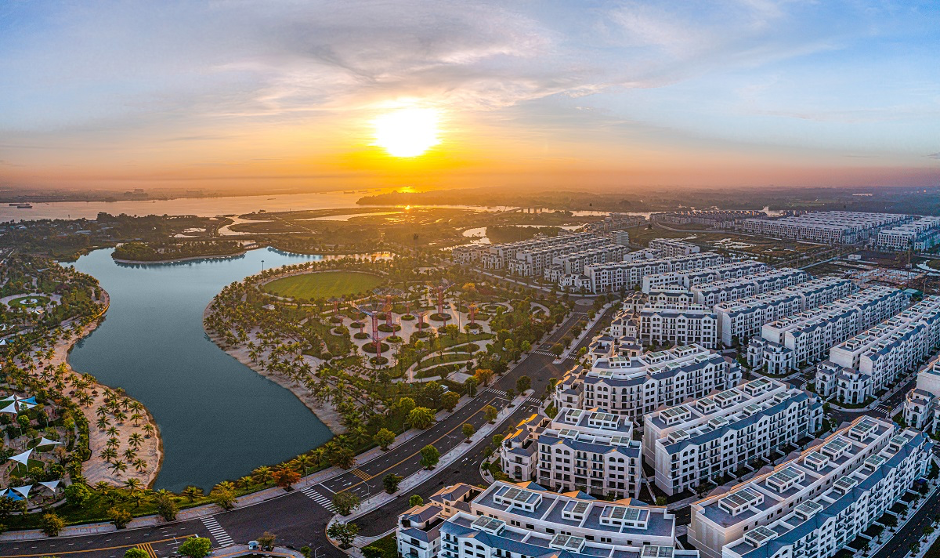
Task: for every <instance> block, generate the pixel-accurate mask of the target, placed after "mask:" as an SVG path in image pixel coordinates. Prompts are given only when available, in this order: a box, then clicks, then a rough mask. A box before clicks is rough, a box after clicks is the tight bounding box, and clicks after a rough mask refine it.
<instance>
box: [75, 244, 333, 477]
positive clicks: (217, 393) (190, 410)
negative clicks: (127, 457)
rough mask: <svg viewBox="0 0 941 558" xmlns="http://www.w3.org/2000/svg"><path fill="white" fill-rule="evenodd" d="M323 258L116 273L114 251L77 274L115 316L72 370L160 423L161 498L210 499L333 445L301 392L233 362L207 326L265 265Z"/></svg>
mask: <svg viewBox="0 0 941 558" xmlns="http://www.w3.org/2000/svg"><path fill="white" fill-rule="evenodd" d="M321 258H322V257H321V256H302V255H297V254H289V253H284V252H276V251H274V250H271V249H259V250H253V251H251V252H248V253H246V254H245V255H244V256H241V257H238V258H232V259H226V260H198V261H188V262H181V263H171V264H150V265H143V266H141V265H136V266H131V265H119V264H116V263H115V262H114V260H112V259H111V250H110V249H107V250H95V251H94V252H92V253H90V254H88V255H86V256H82V257H81V258H79V259H78V261H76V262H75V263H74V264H71V265H74V266H75V268H76V269H78V270H79V271H82V272H84V273H88V274H89V275H92V276H94V277H95V278H97V279H98V281H100V282H101V286H102V287H104V289H105V290H107V291H108V293H109V294H110V295H111V307H110V308H109V309H108V313H107V314H106V316H105V321H104V323H102V324H101V326H99V327H98V329H96V330H95V331H94V332H93V333H92V334H91V335H89V336H88V337H87V338H85V339H84V340H82V341H80V342H79V343H78V344H77V345H76V346H75V348H74V349H73V351H72V353H71V355H70V356H69V363H70V364H71V365H72V367H73V368H74V369H75V370H76V371H78V372H82V373H89V374H92V375H93V376H95V377H96V378H98V379H99V380H100V381H101V382H102V383H104V384H106V385H109V386H112V387H122V388H124V389H125V391H127V393H128V394H129V395H130V396H132V397H134V398H135V399H138V400H139V401H140V402H141V403H143V404H144V405H146V406H147V409H149V410H150V412H151V413H152V414H153V416H154V418H155V419H156V421H157V424H158V425H159V426H160V432H161V436H162V437H163V449H164V461H163V468H162V469H161V470H160V474H159V476H158V477H157V481H156V484H155V488H157V489H159V488H166V489H168V490H173V491H179V490H182V489H183V488H184V487H186V486H187V485H190V484H193V485H196V486H199V487H201V488H203V489H206V490H208V489H209V488H211V487H212V486H213V485H215V484H216V483H218V482H220V481H222V480H227V479H231V480H234V479H237V478H239V477H241V476H244V475H247V474H249V473H250V472H251V470H252V469H253V468H255V467H258V466H260V465H270V464H275V463H278V462H280V461H284V460H286V459H290V458H292V457H294V456H295V455H297V454H299V453H303V452H305V451H307V450H309V449H311V448H314V447H317V446H319V445H322V444H323V443H324V442H326V441H327V440H329V439H330V437H331V436H332V435H331V433H330V431H329V430H328V429H327V427H326V426H324V424H323V423H321V422H320V420H318V419H317V417H316V416H314V415H313V414H312V413H311V412H310V410H308V409H307V408H306V407H305V406H304V405H303V404H302V403H301V402H300V401H298V399H297V398H296V397H294V395H292V394H291V392H289V391H288V390H286V389H284V388H282V387H281V386H279V385H277V384H275V383H274V382H272V381H270V380H268V379H265V378H263V377H262V376H260V375H258V374H257V373H255V372H254V371H253V370H251V369H250V368H248V367H247V366H245V365H243V364H241V363H240V362H239V361H237V360H235V359H234V358H232V357H230V356H229V355H227V354H226V353H225V352H223V351H222V350H221V349H219V347H217V346H216V345H215V344H214V343H213V342H212V341H210V340H209V338H208V337H207V336H206V335H205V332H204V331H203V326H202V315H203V310H204V309H205V307H206V305H207V304H209V301H210V300H212V297H213V296H215V295H216V294H217V293H218V292H219V291H221V290H222V288H223V287H224V286H226V285H228V284H230V283H232V282H233V281H239V280H241V279H243V278H244V277H246V276H248V275H251V274H253V273H257V272H258V271H259V270H261V267H262V265H264V267H265V268H266V269H268V268H271V267H279V266H282V265H287V264H296V263H300V262H303V261H308V260H316V259H321ZM262 261H264V264H262Z"/></svg>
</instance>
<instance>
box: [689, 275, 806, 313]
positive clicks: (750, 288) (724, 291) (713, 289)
mask: <svg viewBox="0 0 941 558" xmlns="http://www.w3.org/2000/svg"><path fill="white" fill-rule="evenodd" d="M810 279H811V277H810V275H808V274H807V272H806V271H802V270H800V269H791V268H787V267H785V268H781V269H773V270H771V271H766V272H764V273H757V274H753V275H748V276H746V277H741V278H738V279H727V280H724V281H715V282H713V283H705V284H702V285H695V286H693V287H692V288H690V291H692V293H693V297H694V299H695V301H696V303H697V304H702V305H703V306H708V307H710V308H712V307H713V306H715V305H716V304H720V303H722V302H728V301H731V300H738V299H741V298H746V297H750V296H755V295H758V294H762V293H767V292H772V291H780V290H781V289H786V288H788V287H793V286H794V285H798V284H800V283H803V282H805V281H809V280H810Z"/></svg>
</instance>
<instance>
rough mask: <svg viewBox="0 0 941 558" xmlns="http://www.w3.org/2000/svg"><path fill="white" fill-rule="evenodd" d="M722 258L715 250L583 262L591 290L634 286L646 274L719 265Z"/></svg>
mask: <svg viewBox="0 0 941 558" xmlns="http://www.w3.org/2000/svg"><path fill="white" fill-rule="evenodd" d="M722 261H723V258H722V256H720V255H719V254H716V253H715V252H702V253H699V254H692V255H690V256H682V257H678V258H661V259H655V260H638V261H626V262H613V263H606V264H594V265H589V266H585V275H587V276H588V282H589V283H590V284H591V292H593V293H606V292H617V291H621V290H627V289H633V288H634V287H635V286H638V285H640V284H641V282H642V281H643V279H644V277H646V276H647V275H653V274H655V273H668V272H675V271H690V270H698V269H703V268H706V267H711V266H715V265H719V264H721V263H722Z"/></svg>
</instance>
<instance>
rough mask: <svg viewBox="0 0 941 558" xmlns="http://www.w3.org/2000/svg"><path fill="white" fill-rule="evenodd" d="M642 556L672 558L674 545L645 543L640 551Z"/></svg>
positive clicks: (645, 557)
mask: <svg viewBox="0 0 941 558" xmlns="http://www.w3.org/2000/svg"><path fill="white" fill-rule="evenodd" d="M640 556H641V558H672V556H673V547H672V546H657V545H653V544H648V545H645V546H644V547H643V548H642V549H641V551H640Z"/></svg>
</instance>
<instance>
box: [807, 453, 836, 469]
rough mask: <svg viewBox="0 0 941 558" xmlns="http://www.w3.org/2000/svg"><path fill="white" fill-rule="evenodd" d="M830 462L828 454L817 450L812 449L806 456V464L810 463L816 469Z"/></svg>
mask: <svg viewBox="0 0 941 558" xmlns="http://www.w3.org/2000/svg"><path fill="white" fill-rule="evenodd" d="M829 462H830V459H829V458H828V457H827V456H825V455H823V454H822V453H819V452H816V451H812V452H810V453H808V454H807V455H806V456H805V457H804V464H805V465H809V466H810V467H812V468H813V469H814V470H815V471H818V470H820V468H821V467H824V466H826V465H827V463H829Z"/></svg>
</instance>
